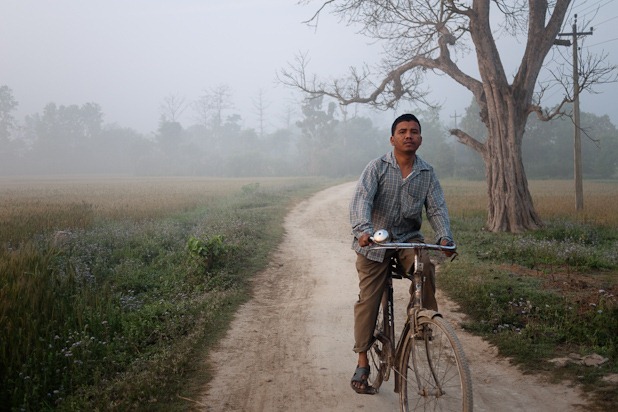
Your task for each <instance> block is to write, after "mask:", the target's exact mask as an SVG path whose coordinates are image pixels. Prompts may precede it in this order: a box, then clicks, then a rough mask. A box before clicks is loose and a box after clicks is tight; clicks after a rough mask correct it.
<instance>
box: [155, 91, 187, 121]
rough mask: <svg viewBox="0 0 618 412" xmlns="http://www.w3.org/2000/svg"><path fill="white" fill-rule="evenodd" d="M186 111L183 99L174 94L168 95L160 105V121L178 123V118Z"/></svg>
mask: <svg viewBox="0 0 618 412" xmlns="http://www.w3.org/2000/svg"><path fill="white" fill-rule="evenodd" d="M186 109H187V103H186V101H185V98H184V97H182V96H180V95H178V94H176V93H170V94H168V95H167V96H165V97H164V98H163V102H162V103H161V107H160V110H161V120H163V121H164V122H169V123H179V118H180V116H181V115H182V113H183V112H184V111H185V110H186Z"/></svg>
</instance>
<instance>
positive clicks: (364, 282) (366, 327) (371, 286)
mask: <svg viewBox="0 0 618 412" xmlns="http://www.w3.org/2000/svg"><path fill="white" fill-rule="evenodd" d="M395 254H397V258H398V259H399V262H400V263H401V265H402V266H403V267H404V268H405V270H406V272H409V271H410V269H411V268H412V266H414V250H413V249H401V250H398V251H396V250H387V251H386V257H385V258H384V261H383V262H376V261H373V260H370V259H367V258H366V257H365V256H363V255H361V254H359V253H357V254H356V255H357V256H356V270H357V271H358V286H359V289H360V292H359V294H358V301H357V302H356V303H355V304H354V352H357V353H358V352H367V351H368V350H369V348H370V347H371V344H372V341H373V331H374V329H375V324H376V319H377V317H378V312H379V309H380V302H381V300H382V294H383V292H384V288H385V287H386V281H387V275H388V267H389V265H390V259H391V257H392V256H394V255H395ZM420 259H421V262H423V279H424V282H425V283H424V285H423V296H422V299H423V306H424V307H425V308H426V309H432V310H435V311H437V310H438V304H437V302H436V298H435V291H436V268H435V265H434V264H433V263H432V262H431V260H430V259H429V254H428V253H427V252H426V251H425V250H422V251H421V256H420ZM400 309H401V310H405V309H406V308H400ZM395 310H397V309H395Z"/></svg>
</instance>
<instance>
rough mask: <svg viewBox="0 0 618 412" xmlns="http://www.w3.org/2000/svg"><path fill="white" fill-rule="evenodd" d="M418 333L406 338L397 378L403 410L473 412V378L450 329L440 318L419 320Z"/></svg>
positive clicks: (411, 331) (411, 332)
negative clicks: (419, 328)
mask: <svg viewBox="0 0 618 412" xmlns="http://www.w3.org/2000/svg"><path fill="white" fill-rule="evenodd" d="M418 323H419V325H420V327H421V332H420V333H419V334H418V335H417V336H415V332H414V331H413V330H410V331H409V332H408V336H407V337H406V344H405V345H406V346H405V348H404V350H403V355H404V357H403V359H402V364H401V369H400V370H401V375H400V379H401V381H400V384H401V386H400V387H401V391H400V394H399V395H400V399H401V410H402V411H427V410H431V411H465V412H471V411H472V378H471V376H470V369H469V367H468V361H467V360H466V357H465V354H464V352H463V348H462V346H461V343H460V342H459V339H457V335H456V334H455V331H454V330H453V328H452V327H451V326H450V325H449V324H448V323H447V322H446V321H445V320H444V319H442V318H441V317H435V318H433V319H430V318H428V317H420V318H419V319H418Z"/></svg>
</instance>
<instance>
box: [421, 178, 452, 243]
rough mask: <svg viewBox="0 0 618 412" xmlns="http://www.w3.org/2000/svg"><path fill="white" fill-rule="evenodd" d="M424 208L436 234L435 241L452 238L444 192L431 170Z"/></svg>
mask: <svg viewBox="0 0 618 412" xmlns="http://www.w3.org/2000/svg"><path fill="white" fill-rule="evenodd" d="M425 210H426V212H427V220H429V224H430V225H431V227H432V228H433V230H434V232H435V234H436V239H435V240H436V243H437V242H439V241H440V239H442V238H447V239H449V240H453V235H452V233H451V223H450V219H449V216H448V209H447V207H446V200H445V199H444V192H443V191H442V187H441V186H440V182H439V181H438V178H437V177H436V175H435V174H434V172H433V171H431V182H430V185H429V191H428V192H427V199H426V200H425Z"/></svg>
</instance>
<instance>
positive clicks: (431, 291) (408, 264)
mask: <svg viewBox="0 0 618 412" xmlns="http://www.w3.org/2000/svg"><path fill="white" fill-rule="evenodd" d="M410 242H422V241H421V240H418V239H415V240H411V241H410ZM398 258H399V262H400V263H401V265H402V266H403V267H404V269H405V270H406V272H410V271H411V270H413V268H412V267H413V266H414V250H413V249H401V250H400V251H399V255H398ZM420 260H421V262H422V263H423V274H422V277H423V296H422V299H423V307H424V308H425V309H431V310H435V311H436V312H437V311H438V302H436V266H435V265H434V264H433V262H432V261H431V259H430V258H429V253H428V252H427V251H426V250H421V255H420Z"/></svg>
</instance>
